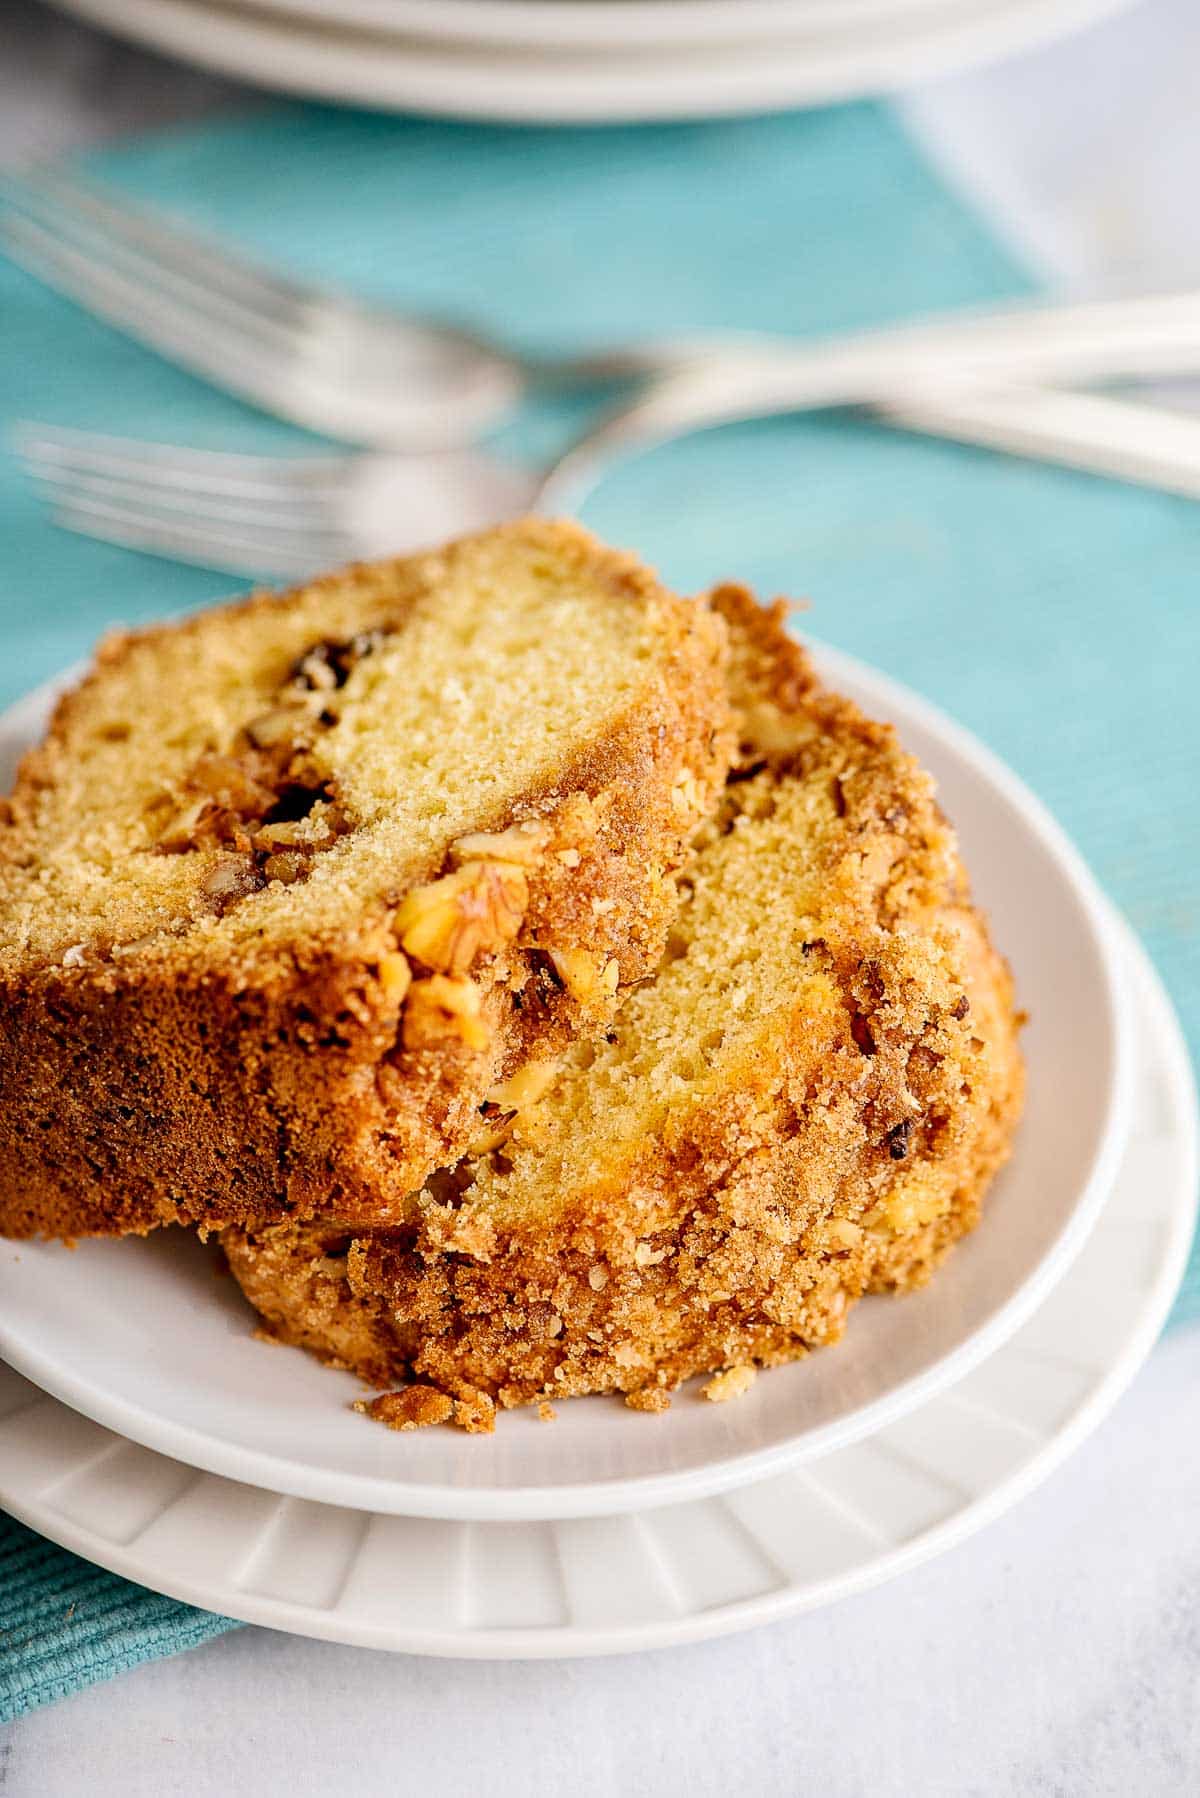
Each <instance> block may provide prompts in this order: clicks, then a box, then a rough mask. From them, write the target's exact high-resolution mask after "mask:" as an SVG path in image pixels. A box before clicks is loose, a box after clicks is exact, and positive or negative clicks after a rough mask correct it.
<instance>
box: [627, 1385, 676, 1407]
mask: <svg viewBox="0 0 1200 1798" xmlns="http://www.w3.org/2000/svg"><path fill="white" fill-rule="evenodd" d="M625 1403H626V1404H627V1405H628V1406H629V1409H630V1410H631V1411H669V1410H670V1409H671V1395H670V1393H669V1392H664V1390H663V1388H662V1387H661V1386H643V1387H642V1388H641V1390H640V1391H639V1392H627V1393H626V1394H625Z"/></svg>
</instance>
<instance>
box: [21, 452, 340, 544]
mask: <svg viewBox="0 0 1200 1798" xmlns="http://www.w3.org/2000/svg"><path fill="white" fill-rule="evenodd" d="M26 466H27V468H28V470H29V473H30V475H31V476H32V478H33V480H34V481H35V482H36V484H37V486H38V488H39V490H40V491H41V492H42V493H43V494H44V495H45V497H46V498H47V499H48V500H49V501H50V502H51V503H52V504H54V503H58V504H61V503H71V502H73V501H75V500H85V499H95V500H100V501H104V502H111V503H112V504H115V505H124V506H127V507H129V508H130V509H131V510H136V511H138V512H140V513H142V514H143V515H144V516H146V517H147V518H161V519H162V520H163V522H164V523H165V522H170V521H171V520H175V521H178V520H179V519H181V518H182V519H185V520H186V521H187V522H188V523H189V524H200V525H206V526H208V525H211V526H213V527H214V528H221V529H224V528H249V529H252V530H254V531H259V530H262V531H266V532H270V531H281V532H288V533H293V534H295V533H301V532H311V533H313V534H318V535H319V534H321V533H322V532H325V531H334V532H336V531H339V530H340V528H341V527H340V525H339V524H338V521H337V518H336V516H335V515H334V514H333V513H332V511H330V510H328V509H327V508H325V507H324V506H322V507H320V508H319V509H318V510H317V511H316V512H315V513H314V508H313V505H312V503H311V502H308V503H306V502H305V501H303V500H302V499H301V498H300V497H299V496H297V497H296V500H295V501H294V502H289V501H287V500H286V499H285V500H282V501H280V500H264V499H262V498H259V497H256V496H255V495H253V494H251V495H237V494H226V493H208V494H199V493H196V492H195V491H193V490H191V489H189V488H187V487H186V486H180V487H172V486H157V487H156V486H152V485H148V484H147V483H146V482H144V481H142V480H140V479H138V478H137V477H134V478H132V479H130V478H129V477H127V476H122V475H119V474H117V475H112V474H100V473H98V472H96V471H95V470H69V469H61V468H58V469H56V468H50V467H44V466H39V465H38V464H36V463H27V464H26Z"/></svg>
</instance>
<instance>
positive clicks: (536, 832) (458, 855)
mask: <svg viewBox="0 0 1200 1798" xmlns="http://www.w3.org/2000/svg"><path fill="white" fill-rule="evenodd" d="M549 840H550V832H549V831H548V830H547V828H546V826H545V825H544V824H538V823H536V822H535V821H533V820H530V821H529V822H527V823H523V824H510V825H509V827H508V829H507V830H496V831H487V830H476V831H472V832H471V833H470V834H469V835H467V836H465V837H459V839H458V841H457V843H452V844H451V845H450V853H451V855H452V856H453V857H454V859H455V861H456V862H470V861H488V862H515V863H516V864H517V865H518V866H519V867H523V868H532V867H536V865H537V863H538V862H539V861H540V860H541V859H542V856H543V855H544V854H545V851H546V845H547V843H548V842H549Z"/></svg>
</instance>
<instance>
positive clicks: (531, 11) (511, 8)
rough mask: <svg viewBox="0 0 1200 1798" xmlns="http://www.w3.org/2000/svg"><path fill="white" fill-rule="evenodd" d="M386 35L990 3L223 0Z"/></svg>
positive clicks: (675, 35)
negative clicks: (432, 2) (431, 2)
mask: <svg viewBox="0 0 1200 1798" xmlns="http://www.w3.org/2000/svg"><path fill="white" fill-rule="evenodd" d="M225 3H226V4H228V5H232V6H234V7H235V8H236V9H237V10H239V11H244V12H276V13H283V14H285V15H289V16H291V17H292V18H307V19H315V20H318V21H319V22H320V23H321V24H323V25H326V26H335V27H345V26H357V27H359V28H361V29H365V30H370V31H377V32H381V33H384V34H386V35H396V36H404V37H414V38H428V39H430V40H433V41H435V42H443V43H461V44H476V45H479V44H494V45H518V44H519V45H526V46H528V47H530V48H532V49H538V50H558V49H588V50H598V51H608V52H614V51H620V50H624V49H632V48H634V47H637V46H645V45H660V46H661V45H675V46H676V47H683V48H686V47H688V46H690V45H710V44H731V43H752V42H759V43H761V42H763V41H771V42H774V41H776V40H778V39H780V38H784V37H789V36H798V37H807V36H808V35H809V34H810V33H811V34H812V35H813V37H814V39H815V41H817V42H818V43H819V41H820V35H821V34H822V33H832V34H834V35H837V34H842V33H844V32H845V31H846V29H847V28H860V27H863V26H870V27H872V28H877V27H879V26H893V25H896V24H898V23H901V22H908V21H909V20H912V19H919V18H921V17H922V15H938V14H943V15H945V14H950V13H953V14H956V15H959V16H961V17H963V18H969V17H970V16H971V15H972V14H973V13H977V12H980V11H981V10H983V9H984V8H985V7H986V6H987V3H988V0H434V4H432V5H431V4H430V3H429V0H225Z"/></svg>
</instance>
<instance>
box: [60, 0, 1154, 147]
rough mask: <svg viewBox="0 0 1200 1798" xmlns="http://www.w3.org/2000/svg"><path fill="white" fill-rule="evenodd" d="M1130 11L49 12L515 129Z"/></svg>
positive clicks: (98, 3)
mask: <svg viewBox="0 0 1200 1798" xmlns="http://www.w3.org/2000/svg"><path fill="white" fill-rule="evenodd" d="M1130 3H1131V0H223V3H222V0H55V4H57V5H59V6H61V7H63V8H64V9H65V10H67V11H69V12H74V13H78V14H80V15H81V16H82V17H84V18H87V19H91V20H93V21H94V22H95V23H97V24H100V25H104V26H106V27H107V28H108V29H109V30H111V31H114V32H117V33H119V34H121V35H123V36H125V37H129V38H133V39H135V40H138V41H140V42H143V43H146V44H150V45H153V46H154V47H155V48H156V49H159V50H163V51H165V52H167V53H168V54H170V55H174V56H177V57H179V58H180V59H181V60H183V61H186V62H195V63H199V64H201V65H203V66H204V67H206V68H210V69H214V70H217V71H219V72H221V73H222V74H226V75H231V76H234V77H238V78H240V79H242V80H246V81H254V82H258V83H260V84H262V85H263V86H266V87H271V88H281V89H283V90H285V91H287V92H291V93H300V94H310V95H317V96H320V97H322V98H326V99H331V100H342V101H348V102H351V103H354V104H359V105H367V106H375V107H382V108H389V109H396V110H401V111H416V112H432V113H445V114H449V115H451V116H453V117H459V118H474V119H497V120H522V121H527V122H535V121H544V122H565V121H580V122H583V121H604V120H634V119H674V118H698V117H705V116H711V115H716V114H727V113H745V112H764V111H770V110H773V109H779V108H786V107H794V106H813V105H819V104H823V103H824V102H826V101H830V100H843V99H849V98H851V97H854V96H857V95H862V94H869V93H876V92H880V91H884V90H887V89H894V88H899V87H907V86H911V85H912V84H913V83H915V82H919V81H924V80H928V79H930V78H932V77H934V76H938V75H944V74H948V73H951V72H952V71H954V70H957V69H961V68H964V67H967V66H968V65H971V64H978V63H982V62H987V61H990V60H992V59H995V58H998V57H1003V56H1007V55H1011V54H1013V53H1014V52H1016V51H1018V50H1022V49H1027V48H1030V47H1032V46H1034V45H1036V44H1039V43H1044V42H1047V41H1049V40H1050V39H1052V38H1054V37H1057V36H1060V35H1061V34H1063V33H1065V32H1068V31H1071V30H1074V29H1076V28H1077V27H1079V26H1081V25H1085V24H1088V23H1090V22H1092V21H1094V20H1096V19H1100V18H1102V17H1104V16H1105V15H1107V14H1109V13H1113V12H1116V11H1118V10H1119V9H1120V8H1121V7H1122V6H1125V5H1127V4H1130Z"/></svg>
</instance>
